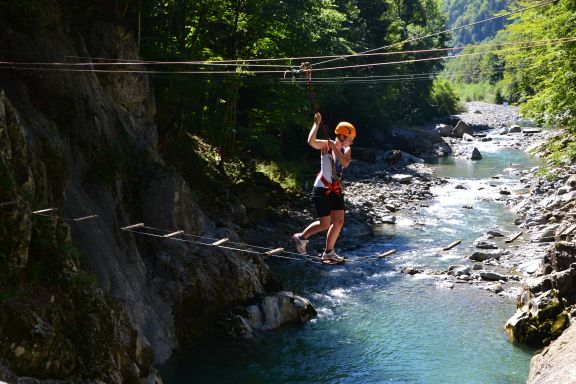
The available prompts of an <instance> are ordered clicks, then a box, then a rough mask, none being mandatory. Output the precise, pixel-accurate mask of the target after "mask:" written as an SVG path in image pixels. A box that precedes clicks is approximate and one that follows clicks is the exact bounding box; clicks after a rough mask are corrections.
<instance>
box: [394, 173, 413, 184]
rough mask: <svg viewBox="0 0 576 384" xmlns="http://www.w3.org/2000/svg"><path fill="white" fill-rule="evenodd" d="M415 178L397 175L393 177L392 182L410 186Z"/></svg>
mask: <svg viewBox="0 0 576 384" xmlns="http://www.w3.org/2000/svg"><path fill="white" fill-rule="evenodd" d="M413 178H414V177H413V176H412V175H403V174H395V175H392V180H393V181H396V182H397V183H400V184H410V183H411V182H412V179H413Z"/></svg>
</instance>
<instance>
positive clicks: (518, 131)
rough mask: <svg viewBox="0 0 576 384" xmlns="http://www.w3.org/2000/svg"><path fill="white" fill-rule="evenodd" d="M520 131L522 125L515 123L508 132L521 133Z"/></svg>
mask: <svg viewBox="0 0 576 384" xmlns="http://www.w3.org/2000/svg"><path fill="white" fill-rule="evenodd" d="M520 132H522V127H521V126H519V125H517V124H513V125H512V126H510V128H508V133H520Z"/></svg>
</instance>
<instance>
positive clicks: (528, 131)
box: [522, 128, 542, 135]
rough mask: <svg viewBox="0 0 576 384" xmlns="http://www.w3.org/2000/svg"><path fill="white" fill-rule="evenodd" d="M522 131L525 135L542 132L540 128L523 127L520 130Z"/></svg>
mask: <svg viewBox="0 0 576 384" xmlns="http://www.w3.org/2000/svg"><path fill="white" fill-rule="evenodd" d="M522 132H524V133H525V134H527V135H533V134H535V133H540V132H542V130H540V129H538V128H524V129H523V130H522Z"/></svg>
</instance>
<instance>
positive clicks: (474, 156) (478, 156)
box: [470, 147, 482, 160]
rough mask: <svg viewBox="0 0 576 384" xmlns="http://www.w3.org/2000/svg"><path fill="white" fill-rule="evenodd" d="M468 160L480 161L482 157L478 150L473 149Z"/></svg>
mask: <svg viewBox="0 0 576 384" xmlns="http://www.w3.org/2000/svg"><path fill="white" fill-rule="evenodd" d="M470 160H482V155H481V154H480V151H479V150H478V148H476V147H474V149H473V150H472V154H470Z"/></svg>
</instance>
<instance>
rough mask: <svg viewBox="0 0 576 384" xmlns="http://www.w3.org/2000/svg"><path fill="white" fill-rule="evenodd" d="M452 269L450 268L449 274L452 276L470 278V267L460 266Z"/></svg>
mask: <svg viewBox="0 0 576 384" xmlns="http://www.w3.org/2000/svg"><path fill="white" fill-rule="evenodd" d="M451 268H452V269H450V268H448V270H449V273H450V274H451V275H452V276H456V277H458V276H469V275H470V267H469V266H464V265H459V266H454V267H451Z"/></svg>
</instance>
